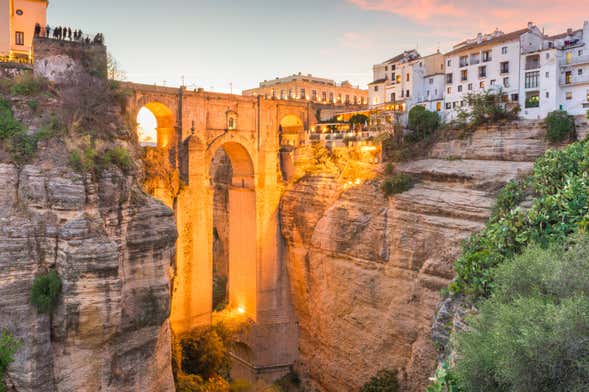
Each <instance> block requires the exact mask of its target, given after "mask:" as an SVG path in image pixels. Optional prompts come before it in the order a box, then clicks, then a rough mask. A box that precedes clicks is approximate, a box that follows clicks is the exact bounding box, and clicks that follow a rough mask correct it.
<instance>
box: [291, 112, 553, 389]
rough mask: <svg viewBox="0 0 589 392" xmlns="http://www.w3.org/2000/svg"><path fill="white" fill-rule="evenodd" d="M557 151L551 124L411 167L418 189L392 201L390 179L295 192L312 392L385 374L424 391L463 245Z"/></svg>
mask: <svg viewBox="0 0 589 392" xmlns="http://www.w3.org/2000/svg"><path fill="white" fill-rule="evenodd" d="M546 148H548V146H547V144H546V143H545V141H544V130H543V128H542V125H541V124H540V123H526V122H521V123H513V124H510V125H509V126H501V127H489V128H484V129H479V130H478V131H476V132H475V133H474V134H472V135H471V136H469V137H467V138H465V139H462V140H453V141H446V142H439V143H437V144H436V145H435V146H434V147H433V148H432V150H431V152H430V153H429V156H428V158H427V159H423V160H418V161H412V162H407V163H403V164H399V165H398V166H397V168H396V170H397V171H401V172H404V173H407V174H409V175H411V176H412V177H413V178H414V180H415V181H416V183H415V186H414V187H413V188H412V189H411V190H409V191H407V192H404V193H401V194H398V195H396V196H393V197H391V198H390V199H387V198H385V197H384V196H383V194H382V192H381V190H380V183H379V181H378V180H374V181H367V182H364V183H362V184H361V185H358V186H355V187H351V188H350V187H346V186H344V184H343V183H342V181H341V180H339V178H338V177H337V176H335V175H327V174H326V175H320V174H317V175H310V176H306V177H304V178H302V179H301V180H300V181H298V182H297V183H296V184H291V185H290V186H289V189H288V190H287V191H286V193H285V195H284V197H283V200H282V205H281V221H282V222H281V223H282V233H283V236H284V238H285V240H286V243H287V265H288V271H289V275H290V281H291V288H292V289H291V290H292V297H293V302H294V305H295V309H296V313H297V318H298V323H299V333H300V338H299V355H300V356H299V360H298V362H297V365H296V369H297V370H298V371H299V373H300V374H301V376H302V378H303V380H304V382H305V384H306V385H307V387H309V388H310V389H311V390H313V389H315V390H319V391H334V392H335V391H338V392H339V391H349V390H356V389H358V388H359V387H360V386H361V385H362V384H364V383H365V382H366V381H368V380H369V379H370V377H372V376H373V375H375V374H376V373H377V372H378V371H379V370H381V369H397V370H399V378H400V381H401V384H402V386H403V387H402V388H403V390H404V391H415V392H417V391H420V392H421V391H423V390H424V389H425V386H426V385H427V384H428V378H429V377H430V376H431V375H432V374H433V371H434V368H435V365H436V359H437V355H438V354H437V352H436V350H435V348H434V347H433V344H432V341H431V327H432V322H433V319H434V314H435V311H436V307H437V306H438V303H439V302H440V299H441V296H440V290H441V289H442V288H444V287H446V286H447V284H448V283H449V282H450V281H451V279H452V278H453V270H452V264H453V262H454V260H456V258H457V256H458V254H459V252H460V245H461V241H462V240H464V239H465V238H467V237H468V236H469V235H470V234H471V233H473V232H476V231H478V230H480V229H481V228H482V227H483V224H484V222H485V221H486V219H487V218H488V217H489V215H490V210H491V208H492V206H493V204H494V197H495V195H496V193H497V192H498V190H499V189H500V188H501V187H502V186H503V185H504V184H505V183H506V182H508V181H510V180H512V179H514V178H517V177H522V176H525V175H526V174H528V173H529V172H530V170H531V169H532V162H533V161H534V160H535V158H536V157H538V156H539V155H541V154H542V153H543V152H544V151H545V150H546Z"/></svg>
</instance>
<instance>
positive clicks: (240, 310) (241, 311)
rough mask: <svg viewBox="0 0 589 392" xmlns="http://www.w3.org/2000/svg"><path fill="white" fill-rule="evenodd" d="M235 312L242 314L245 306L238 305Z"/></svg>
mask: <svg viewBox="0 0 589 392" xmlns="http://www.w3.org/2000/svg"><path fill="white" fill-rule="evenodd" d="M237 313H239V314H244V313H245V308H244V307H243V306H239V307H238V308H237Z"/></svg>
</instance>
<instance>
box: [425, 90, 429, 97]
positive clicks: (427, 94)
mask: <svg viewBox="0 0 589 392" xmlns="http://www.w3.org/2000/svg"><path fill="white" fill-rule="evenodd" d="M425 96H426V97H428V98H429V90H427V92H426V93H425Z"/></svg>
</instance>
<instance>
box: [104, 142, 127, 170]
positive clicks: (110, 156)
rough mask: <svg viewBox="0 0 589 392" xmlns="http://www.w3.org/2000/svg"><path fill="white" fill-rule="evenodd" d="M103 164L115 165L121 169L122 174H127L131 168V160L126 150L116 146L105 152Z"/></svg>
mask: <svg viewBox="0 0 589 392" xmlns="http://www.w3.org/2000/svg"><path fill="white" fill-rule="evenodd" d="M103 164H104V165H115V166H117V167H118V168H119V169H121V171H122V172H123V173H128V172H129V170H131V168H132V167H133V160H132V159H131V156H130V155H129V151H128V150H127V149H125V148H123V147H120V146H116V147H113V148H112V149H109V150H107V151H106V153H105V154H104V162H103Z"/></svg>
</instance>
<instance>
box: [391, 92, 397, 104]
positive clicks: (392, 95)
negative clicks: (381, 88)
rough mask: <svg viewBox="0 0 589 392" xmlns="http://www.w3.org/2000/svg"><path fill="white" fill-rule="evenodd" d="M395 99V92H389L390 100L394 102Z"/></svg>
mask: <svg viewBox="0 0 589 392" xmlns="http://www.w3.org/2000/svg"><path fill="white" fill-rule="evenodd" d="M396 100H397V97H396V94H395V93H391V102H395V101H396Z"/></svg>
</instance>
